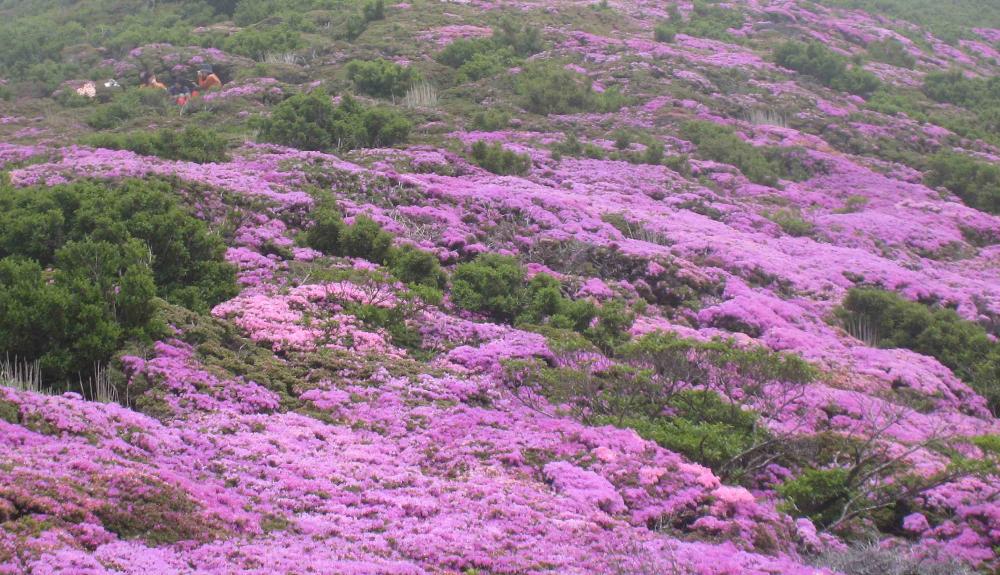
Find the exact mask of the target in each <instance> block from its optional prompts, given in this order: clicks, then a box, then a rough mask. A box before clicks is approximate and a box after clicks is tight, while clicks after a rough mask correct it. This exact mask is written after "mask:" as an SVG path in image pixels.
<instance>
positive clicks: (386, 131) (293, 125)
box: [258, 90, 411, 150]
mask: <svg viewBox="0 0 1000 575" xmlns="http://www.w3.org/2000/svg"><path fill="white" fill-rule="evenodd" d="M258 125H259V128H260V135H259V138H260V139H261V140H263V141H265V142H273V143H276V144H282V145H285V146H291V147H293V148H299V149H302V150H334V149H340V150H349V149H353V148H369V147H379V146H392V145H394V144H397V143H400V142H404V141H405V140H406V138H407V137H408V136H409V133H410V127H411V125H410V122H409V121H408V120H407V119H406V118H405V117H403V116H402V115H401V114H399V113H398V112H396V111H393V110H390V109H385V108H372V107H368V106H365V105H363V104H361V103H359V102H357V101H356V100H354V99H353V98H351V97H350V96H347V95H345V96H343V97H342V98H341V101H340V103H339V104H338V105H334V104H333V102H332V101H331V99H330V96H329V95H328V94H327V93H326V92H325V91H323V90H315V91H313V92H309V93H307V94H296V95H295V96H292V97H291V98H288V99H287V100H285V101H284V102H282V103H281V104H279V105H278V106H277V107H276V108H275V109H274V111H273V112H272V113H271V115H270V116H269V117H267V118H263V119H261V120H259V122H258Z"/></svg>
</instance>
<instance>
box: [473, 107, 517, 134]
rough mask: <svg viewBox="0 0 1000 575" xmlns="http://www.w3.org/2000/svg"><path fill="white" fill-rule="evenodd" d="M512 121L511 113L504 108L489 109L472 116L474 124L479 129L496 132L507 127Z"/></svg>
mask: <svg viewBox="0 0 1000 575" xmlns="http://www.w3.org/2000/svg"><path fill="white" fill-rule="evenodd" d="M508 123H510V114H508V113H507V112H504V111H503V110H497V109H489V110H483V111H481V112H477V113H476V115H475V116H473V117H472V126H473V127H474V128H475V129H477V130H483V131H485V132H495V131H497V130H502V129H504V128H506V127H507V124H508Z"/></svg>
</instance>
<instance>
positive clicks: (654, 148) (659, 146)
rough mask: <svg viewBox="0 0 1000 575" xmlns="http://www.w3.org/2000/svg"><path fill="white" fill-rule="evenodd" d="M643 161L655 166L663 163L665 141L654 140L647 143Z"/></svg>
mask: <svg viewBox="0 0 1000 575" xmlns="http://www.w3.org/2000/svg"><path fill="white" fill-rule="evenodd" d="M642 163H644V164H650V165H653V166H656V165H659V164H662V163H663V142H660V141H655V140H654V141H652V142H649V143H648V144H646V151H645V152H643V154H642Z"/></svg>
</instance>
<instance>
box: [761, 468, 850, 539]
mask: <svg viewBox="0 0 1000 575" xmlns="http://www.w3.org/2000/svg"><path fill="white" fill-rule="evenodd" d="M778 494H779V495H781V497H783V498H784V499H785V501H787V502H788V509H787V511H788V512H789V513H790V514H793V515H797V516H806V517H808V518H810V519H812V520H813V522H814V523H816V524H817V525H819V526H828V525H830V524H832V523H833V522H834V521H836V520H837V519H838V517H839V515H840V512H841V509H843V507H844V505H845V504H846V503H847V502H848V500H849V499H850V498H851V497H852V495H853V492H852V489H851V488H850V485H849V482H848V471H847V470H846V469H840V468H834V469H806V470H803V471H802V472H801V473H800V474H799V475H798V477H795V478H794V479H790V480H788V481H786V482H785V483H783V484H781V486H780V487H778Z"/></svg>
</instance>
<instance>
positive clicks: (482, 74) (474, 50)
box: [436, 16, 543, 82]
mask: <svg viewBox="0 0 1000 575" xmlns="http://www.w3.org/2000/svg"><path fill="white" fill-rule="evenodd" d="M542 48H543V43H542V38H541V33H540V32H539V30H538V29H537V28H535V27H533V26H531V25H528V24H521V23H519V21H518V20H515V19H514V18H512V17H510V16H508V17H505V18H504V19H503V20H502V21H501V22H500V24H499V25H498V26H497V27H495V28H494V29H493V35H492V36H491V37H489V38H473V39H465V38H460V39H458V40H455V41H454V42H452V43H450V44H448V45H447V46H445V48H444V49H443V50H442V51H441V52H440V53H438V55H437V56H436V59H437V61H438V62H440V63H442V64H444V65H445V66H450V67H452V68H456V69H457V70H458V76H457V80H458V81H459V82H470V81H476V80H480V79H482V78H489V77H492V76H495V75H497V74H499V73H501V72H503V71H504V70H507V69H508V68H511V67H512V66H516V65H518V64H520V63H521V62H522V60H523V58H525V57H527V56H531V55H533V54H536V53H538V52H541V51H542Z"/></svg>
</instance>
